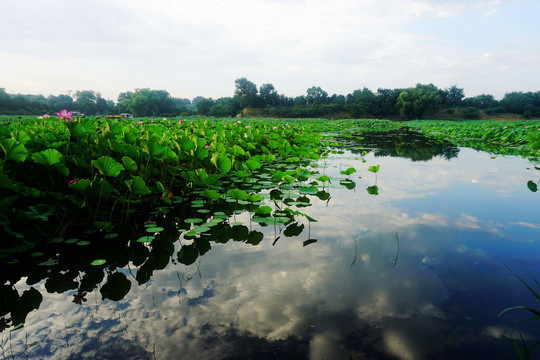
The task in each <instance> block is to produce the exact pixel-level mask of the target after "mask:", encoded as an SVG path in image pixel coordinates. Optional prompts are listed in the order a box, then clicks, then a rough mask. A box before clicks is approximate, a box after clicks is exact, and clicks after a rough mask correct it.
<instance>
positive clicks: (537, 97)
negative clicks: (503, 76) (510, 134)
mask: <svg viewBox="0 0 540 360" xmlns="http://www.w3.org/2000/svg"><path fill="white" fill-rule="evenodd" d="M500 106H501V107H502V108H503V109H504V111H505V112H509V113H513V114H520V115H524V116H526V117H532V116H538V115H540V92H539V93H533V92H526V93H523V92H521V91H514V92H509V93H506V94H504V97H503V99H502V100H501V101H500Z"/></svg>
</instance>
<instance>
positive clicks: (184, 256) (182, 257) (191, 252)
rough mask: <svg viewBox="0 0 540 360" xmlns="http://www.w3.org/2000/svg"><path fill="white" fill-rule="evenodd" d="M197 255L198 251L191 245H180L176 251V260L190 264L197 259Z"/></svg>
mask: <svg viewBox="0 0 540 360" xmlns="http://www.w3.org/2000/svg"><path fill="white" fill-rule="evenodd" d="M198 256H199V251H198V250H197V249H196V248H195V247H194V246H193V244H191V245H185V246H182V248H181V249H180V251H179V252H178V261H179V262H181V263H182V264H184V265H191V264H193V263H194V262H195V260H197V257H198Z"/></svg>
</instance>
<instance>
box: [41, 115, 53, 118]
mask: <svg viewBox="0 0 540 360" xmlns="http://www.w3.org/2000/svg"><path fill="white" fill-rule="evenodd" d="M43 117H44V118H50V117H51V115H49V114H45V115H43Z"/></svg>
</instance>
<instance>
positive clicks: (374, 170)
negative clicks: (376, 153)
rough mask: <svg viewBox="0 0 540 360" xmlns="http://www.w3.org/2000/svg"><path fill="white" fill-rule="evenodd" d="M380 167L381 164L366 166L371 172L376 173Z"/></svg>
mask: <svg viewBox="0 0 540 360" xmlns="http://www.w3.org/2000/svg"><path fill="white" fill-rule="evenodd" d="M380 167H381V165H371V166H370V167H368V171H371V172H372V173H377V172H379V168H380Z"/></svg>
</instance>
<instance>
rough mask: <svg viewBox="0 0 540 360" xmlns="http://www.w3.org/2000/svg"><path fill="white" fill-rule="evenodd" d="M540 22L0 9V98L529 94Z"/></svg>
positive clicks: (423, 5)
mask: <svg viewBox="0 0 540 360" xmlns="http://www.w3.org/2000/svg"><path fill="white" fill-rule="evenodd" d="M538 13H539V8H538V5H535V4H533V3H531V2H527V1H524V0H523V1H519V0H515V1H502V0H496V1H472V2H470V1H433V0H409V1H398V0H390V1H385V2H377V1H362V2H358V1H353V0H340V1H334V2H328V1H320V0H311V1H310V0H306V1H270V0H257V1H249V2H246V1H242V0H230V1H217V0H202V1H198V2H193V1H170V0H158V1H152V2H147V1H126V0H117V1H102V0H94V1H86V2H73V1H66V0H56V1H52V2H42V1H37V0H29V1H25V2H11V3H10V4H9V6H6V7H4V8H3V10H2V14H0V31H1V32H2V34H3V37H2V40H0V44H1V45H2V46H1V47H0V64H1V66H0V78H1V79H2V80H3V81H2V84H0V86H2V87H5V88H6V90H7V91H8V92H15V93H17V92H20V93H42V94H45V95H48V94H50V93H52V94H59V93H61V92H62V91H66V90H69V89H71V90H82V89H93V90H96V91H100V92H102V94H103V95H104V96H106V97H109V98H111V99H116V96H117V95H118V93H119V92H121V91H128V90H133V89H134V88H137V87H151V88H156V89H166V90H168V91H169V92H170V93H171V94H172V95H173V96H176V97H190V98H192V97H195V96H197V95H204V96H212V97H220V96H231V95H232V93H233V91H234V80H235V79H237V78H239V77H243V76H246V77H248V78H249V79H250V80H252V81H254V82H255V83H257V84H258V85H261V84H262V83H273V84H274V85H275V86H276V89H277V90H278V91H279V92H280V93H284V94H286V95H288V96H297V95H301V94H305V91H306V89H307V88H308V87H310V86H312V85H319V86H321V87H323V89H325V90H326V91H327V92H329V93H338V94H347V93H349V92H352V91H353V90H355V89H359V88H362V87H364V86H367V87H369V88H371V89H372V90H376V89H377V88H378V87H386V88H399V87H408V86H414V85H415V84H416V83H417V82H422V83H434V84H435V85H437V86H439V87H441V88H444V87H449V86H451V85H453V84H458V86H460V87H464V88H465V90H466V95H468V96H473V95H477V94H479V93H482V92H483V93H491V94H494V95H495V96H497V97H501V96H502V95H503V94H504V93H505V92H507V91H511V90H516V89H518V90H523V91H537V90H538V89H537V88H536V87H537V84H538V83H540V80H539V78H538V76H539V75H538V74H540V71H538V66H539V65H538V64H539V63H540V62H539V61H538V58H539V55H538V53H539V42H538V38H537V37H533V36H531V35H530V34H532V33H535V32H536V33H537V32H539V31H540V29H538V27H539V25H538V22H537V21H536V17H535V16H533V15H534V14H537V15H538ZM57 19H61V21H57ZM504 24H515V26H514V25H512V27H509V28H508V29H507V31H504V30H503V29H505V25H504ZM501 28H503V29H501ZM535 29H536V31H535ZM464 31H467V32H468V34H467V35H465V34H464ZM485 53H490V54H491V56H490V57H489V59H486V58H485V57H484V56H483V54H485ZM502 68H504V69H505V71H500V69H502Z"/></svg>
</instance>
